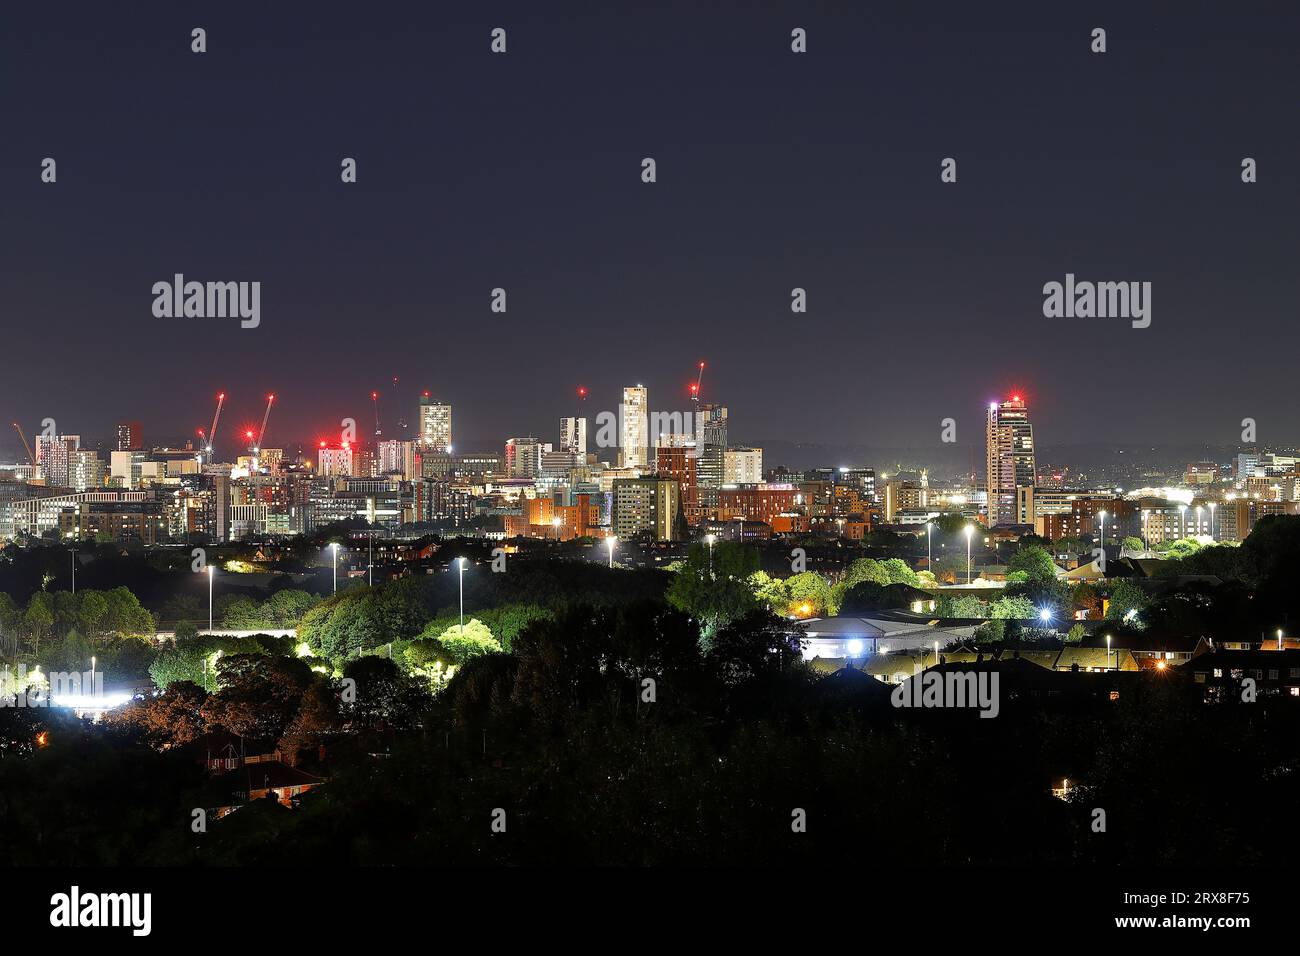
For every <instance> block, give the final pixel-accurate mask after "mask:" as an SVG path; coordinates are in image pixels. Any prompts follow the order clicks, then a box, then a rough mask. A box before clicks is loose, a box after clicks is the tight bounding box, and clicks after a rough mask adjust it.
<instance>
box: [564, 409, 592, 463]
mask: <svg viewBox="0 0 1300 956" xmlns="http://www.w3.org/2000/svg"><path fill="white" fill-rule="evenodd" d="M560 451H563V452H568V453H569V454H570V455H574V456H576V457H577V458H578V460H579V461H580V462H583V461H586V459H587V420H586V419H585V418H576V417H574V418H561V419H560Z"/></svg>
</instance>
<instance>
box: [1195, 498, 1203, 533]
mask: <svg viewBox="0 0 1300 956" xmlns="http://www.w3.org/2000/svg"><path fill="white" fill-rule="evenodd" d="M1203 510H1204V509H1203V508H1202V507H1201V506H1200V505H1197V506H1196V534H1197V535H1198V536H1199V535H1200V533H1201V512H1202V511H1203Z"/></svg>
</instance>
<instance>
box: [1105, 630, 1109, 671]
mask: <svg viewBox="0 0 1300 956" xmlns="http://www.w3.org/2000/svg"><path fill="white" fill-rule="evenodd" d="M1106 670H1110V635H1109V634H1107V635H1106Z"/></svg>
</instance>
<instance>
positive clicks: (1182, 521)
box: [1178, 505, 1187, 538]
mask: <svg viewBox="0 0 1300 956" xmlns="http://www.w3.org/2000/svg"><path fill="white" fill-rule="evenodd" d="M1178 520H1179V529H1180V532H1179V535H1178V536H1179V537H1180V538H1185V537H1187V505H1179V506H1178Z"/></svg>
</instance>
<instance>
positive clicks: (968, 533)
mask: <svg viewBox="0 0 1300 956" xmlns="http://www.w3.org/2000/svg"><path fill="white" fill-rule="evenodd" d="M965 531H966V583H967V584H970V571H971V564H970V539H971V535H973V534H974V533H975V526H974V525H973V524H968V525H967V526H966V529H965Z"/></svg>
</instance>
